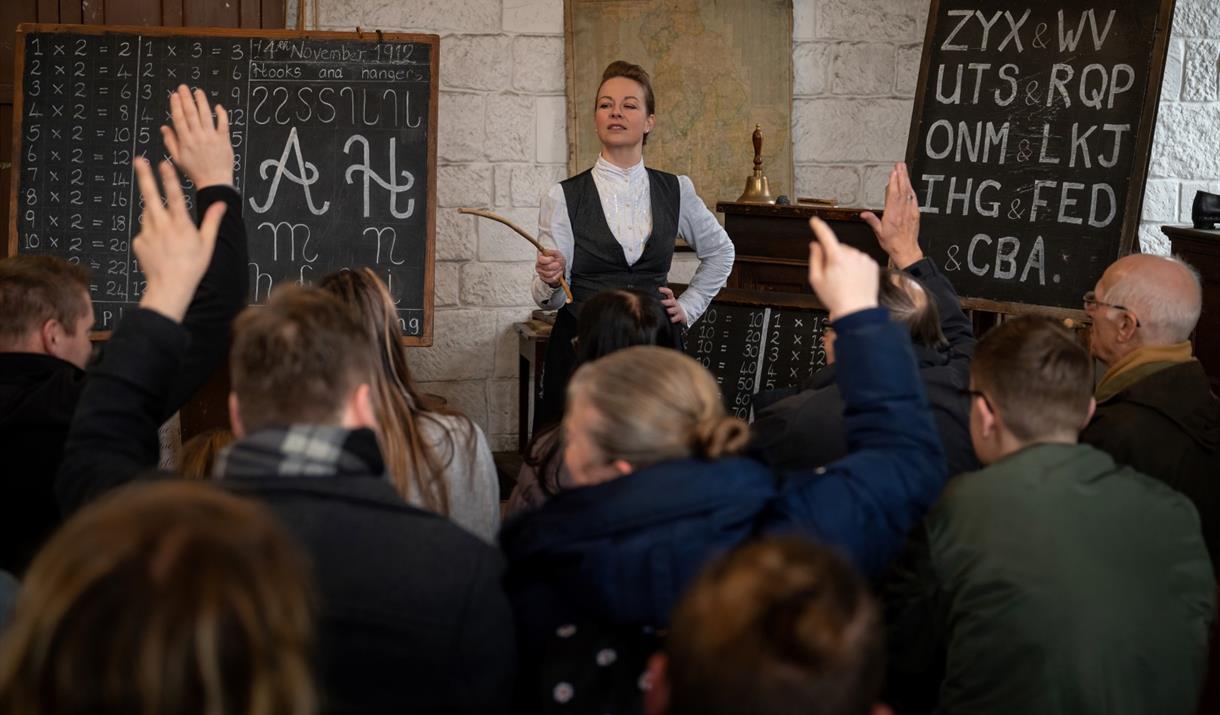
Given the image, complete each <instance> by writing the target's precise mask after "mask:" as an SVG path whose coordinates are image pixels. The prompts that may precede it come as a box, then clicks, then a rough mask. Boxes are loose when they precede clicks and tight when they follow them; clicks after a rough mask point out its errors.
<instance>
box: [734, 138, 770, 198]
mask: <svg viewBox="0 0 1220 715" xmlns="http://www.w3.org/2000/svg"><path fill="white" fill-rule="evenodd" d="M753 138H754V173H753V174H751V175H750V176H747V177H746V190H745V191H743V192H742V193H741V196H739V197H738V198H737V203H739V204H774V203H775V197H774V196H772V195H771V185H770V183H768V182H767V177H766V176H763V170H762V163H763V162H762V141H763V136H762V126H761V125H758V124H755V125H754V137H753Z"/></svg>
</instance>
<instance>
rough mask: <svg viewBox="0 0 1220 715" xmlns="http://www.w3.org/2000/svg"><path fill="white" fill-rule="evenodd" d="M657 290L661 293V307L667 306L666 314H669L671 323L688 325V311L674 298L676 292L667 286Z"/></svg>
mask: <svg viewBox="0 0 1220 715" xmlns="http://www.w3.org/2000/svg"><path fill="white" fill-rule="evenodd" d="M657 290H659V291H661V305H663V306H665V312H666V313H669V322H671V323H680V324H682V325H686V311H685V310H683V309H682V304H681V303H679V302H678V299H677V298H675V297H674V292H673V291H672V290H670V289H669V288H666V287H665V286H661V287H660V288H657Z"/></svg>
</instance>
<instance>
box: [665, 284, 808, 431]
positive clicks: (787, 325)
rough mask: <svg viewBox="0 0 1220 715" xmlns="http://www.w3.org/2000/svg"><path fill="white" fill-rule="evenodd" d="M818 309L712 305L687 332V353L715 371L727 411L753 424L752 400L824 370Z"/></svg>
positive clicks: (798, 382)
mask: <svg viewBox="0 0 1220 715" xmlns="http://www.w3.org/2000/svg"><path fill="white" fill-rule="evenodd" d="M826 317H827V315H826V313H825V312H824V311H817V310H802V309H798V308H779V307H768V306H762V305H733V304H730V303H723V302H720V301H713V302H712V304H711V306H709V307H708V309H707V311H706V312H705V313H704V314H703V315H702V316H701V317H700V318H699V320H697V321H695V323H694V324H693V325H692V326H691V327H690V329H689V330H688V331H687V333H686V352H687V353H688V354H689V355H691V356H692V357H694V358H695V359H696V360H698V361H699V363H700V364H701V365H703V366H704V367H706V368H707V369H708V370H709V371H711V373H712V375H713V376H714V377H715V378H716V383H717V384H718V385H720V393H721V396H722V398H723V399H724V403H725V407H726V408H727V409H728V410H729V412H731V413H732V414H735V415H737V416H738V417H740V418H741V419H743V420H748V419H750V406H751V402H752V398H753V395H754V394H756V393H758V392H760V391H763V390H774V389H779V388H784V387H797V386H799V385H801V384H802V383H803V382H804V381H805V380H806V379H807V378H808V377H809V376H810V375H812V374H813V373H814V372H815V371H817V370H818V368H821V367H823V366H825V365H826V350H825V349H824V347H823V346H822V330H823V328H824V327H825V324H826Z"/></svg>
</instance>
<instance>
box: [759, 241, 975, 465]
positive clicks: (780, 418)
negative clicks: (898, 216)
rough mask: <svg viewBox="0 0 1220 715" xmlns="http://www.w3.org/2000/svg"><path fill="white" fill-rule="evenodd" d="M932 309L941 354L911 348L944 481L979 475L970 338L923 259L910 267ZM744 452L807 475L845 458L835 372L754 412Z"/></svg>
mask: <svg viewBox="0 0 1220 715" xmlns="http://www.w3.org/2000/svg"><path fill="white" fill-rule="evenodd" d="M906 271H907V273H909V274H911V275H912V276H914V277H915V278H917V279H918V280H919V281H920V283H921V285H923V286H924V289H925V290H927V291H928V294H929V295H930V296H932V298H933V299H934V300H935V301H936V307H937V310H938V311H939V312H940V327H941V331H942V332H943V333H944V334H945V338H946V339H947V340H948V341H949V347H948V348H947V349H937V348H933V347H929V346H926V345H914V346H912V348H913V350H914V352H915V359H916V361H917V362H918V363H919V375H920V377H921V378H922V379H923V384H924V389H925V390H926V391H927V395H928V404H929V405H930V406H931V408H932V417H933V419H934V420H935V421H936V430H937V432H938V433H939V434H940V439H941V442H942V444H943V447H944V454H945V463H946V466H947V467H948V473H949V475H950V476H953V475H957V474H961V473H963V472H969V471H974V470H976V469H978V468H979V462H978V458H977V457H975V455H974V446H973V444H972V443H971V441H970V397H969V395H967V394H966V393H965V390H967V389H968V388H969V386H970V359H971V357H973V355H974V345H975V339H974V331H973V329H972V326H971V324H970V319H969V318H968V317H966V314H965V313H964V312H962V308H961V304H960V302H959V301H958V298H957V292H956V291H954V289H953V285H952V284H951V283H949V280H948V279H947V278H945V276H944V275H943V274H941V273H940V271H938V270H936V266H935V265H934V264H933V263H932V261H931V260H929V259H926V258H925V259H923V260H921V261H918V262H916V263H915V264H913V265H911V266H909V267H908V268H907V269H906ZM750 432H751V450H752V451H753V452H754V453H755V454H757V455H758V456H759V457H761V458H762V459H763V460H764V461H766V462H768V463H769V464H771V466H772V467H774V468H776V469H781V470H786V469H811V468H816V467H820V466H822V465H825V464H829V463H831V462H833V461H835V460H836V459H840V458H842V457H843V456H844V455H846V454H847V432H846V430H845V428H844V424H843V397H842V395H840V394H839V388H838V386H837V385H836V381H835V368H834V365H829V366H827V367H825V368H823V369H821V370H819V371H818V372H817V374H815V375H814V376H813V377H812V378H811V379H810V381H809V383H808V384H807V385H806V386H805V388H804V389H802V390H801V391H800V392H798V393H797V394H795V395H792V396H789V397H785V398H783V399H781V400H779V401H777V402H774V403H772V404H769V405H767V406H766V407H764V408H762V409H760V410H759V412H758V415H757V416H756V417H755V419H754V424H753V425H752V426H751V430H750Z"/></svg>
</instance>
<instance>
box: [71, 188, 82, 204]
mask: <svg viewBox="0 0 1220 715" xmlns="http://www.w3.org/2000/svg"><path fill="white" fill-rule="evenodd" d="M68 203H69V204H70V205H72V206H84V205H85V194H84V193H83V192H82V191H81V190H80V189H72V190H71V191H69V192H68Z"/></svg>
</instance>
